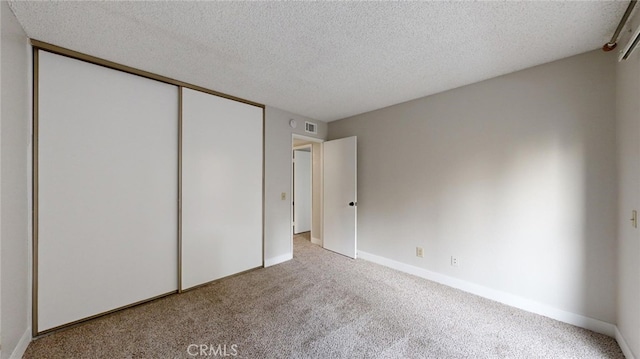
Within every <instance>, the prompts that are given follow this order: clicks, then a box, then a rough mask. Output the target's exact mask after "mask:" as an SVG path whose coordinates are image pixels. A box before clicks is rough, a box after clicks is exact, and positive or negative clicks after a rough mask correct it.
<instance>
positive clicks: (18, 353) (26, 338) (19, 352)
mask: <svg viewBox="0 0 640 359" xmlns="http://www.w3.org/2000/svg"><path fill="white" fill-rule="evenodd" d="M29 343H31V328H27V330H26V331H25V332H24V334H22V337H21V338H20V341H18V344H17V345H16V347H15V349H14V350H13V353H11V356H10V357H9V359H21V358H22V356H23V355H24V352H25V351H27V347H28V346H29ZM5 350H6V349H5Z"/></svg>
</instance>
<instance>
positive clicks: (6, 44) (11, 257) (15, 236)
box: [0, 1, 31, 358]
mask: <svg viewBox="0 0 640 359" xmlns="http://www.w3.org/2000/svg"><path fill="white" fill-rule="evenodd" d="M0 12H1V14H0V16H1V17H2V40H1V41H2V43H1V48H2V52H1V53H2V55H1V60H2V67H1V69H0V71H1V73H2V77H1V79H2V80H1V91H2V93H1V101H0V102H1V109H2V112H1V116H2V117H1V118H0V199H1V201H0V241H1V244H0V246H1V248H0V251H1V253H2V254H1V257H0V262H1V270H0V273H1V278H0V281H1V293H2V294H1V295H2V297H1V300H0V303H1V305H0V306H1V308H0V312H1V316H0V317H1V319H2V324H1V326H2V330H1V333H2V358H9V356H10V355H11V354H12V353H13V352H14V350H16V347H17V346H18V345H19V344H20V345H23V344H24V342H22V343H20V340H21V338H24V337H25V334H26V336H27V337H28V339H30V332H28V330H29V326H30V324H29V312H30V309H31V308H29V303H30V298H29V288H28V283H29V263H30V259H29V254H28V253H29V236H28V223H29V222H28V221H29V219H28V218H29V210H28V208H29V207H28V198H27V195H28V194H27V192H28V190H27V188H28V186H29V183H30V182H29V180H28V175H27V173H28V165H27V163H28V162H27V161H28V152H27V151H28V148H29V146H30V133H29V131H30V130H29V129H30V123H31V121H30V110H29V104H30V100H29V98H30V95H29V85H28V78H29V75H28V68H29V65H28V64H29V52H28V42H27V38H26V35H25V34H24V31H23V30H22V28H21V27H20V25H19V24H18V22H17V20H16V18H15V17H14V16H13V14H12V13H11V10H10V9H9V6H7V3H6V2H5V1H2V2H1V3H0ZM22 349H24V348H22ZM18 351H19V352H21V349H20V348H18ZM16 354H20V353H16Z"/></svg>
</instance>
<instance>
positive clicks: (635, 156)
mask: <svg viewBox="0 0 640 359" xmlns="http://www.w3.org/2000/svg"><path fill="white" fill-rule="evenodd" d="M638 20H639V19H638V17H636V18H634V19H633V22H634V23H635V24H637V23H638ZM616 75H617V76H616V81H617V91H616V94H617V102H616V105H617V107H616V114H617V129H618V139H617V142H618V177H619V182H618V186H619V193H618V211H619V213H620V216H618V221H617V225H618V271H619V275H618V277H619V278H618V329H619V331H620V333H621V334H622V336H623V337H624V339H625V341H626V342H627V344H628V346H629V348H630V350H631V351H632V352H633V354H634V356H635V357H636V358H640V229H637V228H633V227H632V226H631V221H630V220H629V218H631V211H632V210H633V209H636V210H640V193H639V192H638V190H639V187H640V53H638V50H636V52H635V53H634V54H633V55H632V56H631V57H629V59H627V60H626V61H623V62H620V63H618V65H617V73H616Z"/></svg>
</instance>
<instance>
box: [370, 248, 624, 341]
mask: <svg viewBox="0 0 640 359" xmlns="http://www.w3.org/2000/svg"><path fill="white" fill-rule="evenodd" d="M358 258H360V259H364V260H367V261H370V262H374V263H377V264H381V265H383V266H386V267H389V268H393V269H396V270H399V271H401V272H405V273H409V274H413V275H415V276H418V277H421V278H424V279H428V280H431V281H434V282H437V283H440V284H444V285H446V286H449V287H453V288H456V289H460V290H462V291H465V292H468V293H471V294H475V295H478V296H480V297H484V298H487V299H491V300H494V301H496V302H500V303H502V304H506V305H508V306H511V307H515V308H518V309H522V310H525V311H527V312H531V313H535V314H540V315H543V316H545V317H549V318H552V319H555V320H559V321H561V322H565V323H568V324H572V325H575V326H577V327H581V328H585V329H589V330H592V331H594V332H597V333H601V334H604V335H608V336H610V337H615V336H616V326H615V325H613V324H611V323H607V322H604V321H601V320H598V319H594V318H589V317H586V316H583V315H580V314H575V313H571V312H567V311H564V310H561V309H558V308H554V307H551V306H548V305H545V304H542V303H538V302H536V301H534V300H531V299H527V298H523V297H519V296H516V295H513V294H509V293H506V292H502V291H499V290H495V289H491V288H488V287H485V286H481V285H479V284H474V283H471V282H467V281H464V280H461V279H457V278H453V277H449V276H447V275H444V274H440V273H436V272H432V271H429V270H426V269H424V268H420V267H416V266H412V265H409V264H406V263H402V262H398V261H395V260H392V259H388V258H385V257H381V256H377V255H375V254H371V253H367V252H363V251H358Z"/></svg>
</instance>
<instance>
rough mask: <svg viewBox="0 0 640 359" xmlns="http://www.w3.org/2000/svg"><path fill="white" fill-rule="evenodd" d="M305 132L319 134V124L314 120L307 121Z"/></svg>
mask: <svg viewBox="0 0 640 359" xmlns="http://www.w3.org/2000/svg"><path fill="white" fill-rule="evenodd" d="M304 132H308V133H313V134H317V133H318V125H316V124H315V123H313V122H307V121H305V123H304Z"/></svg>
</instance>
